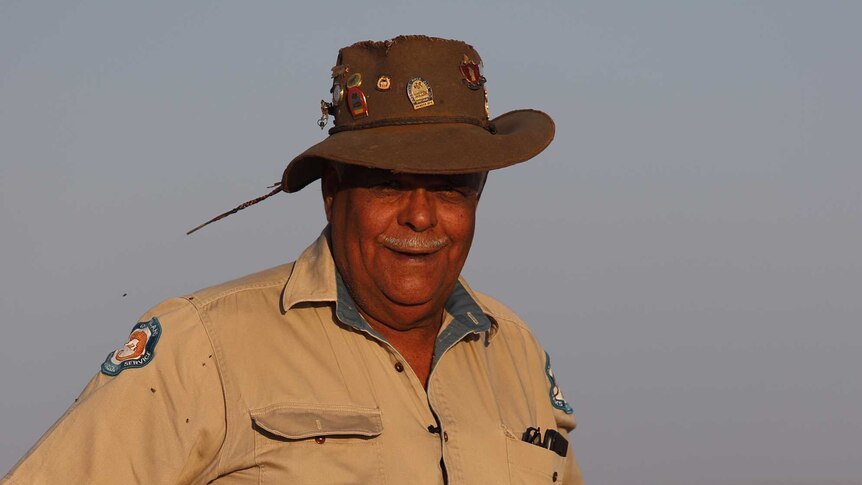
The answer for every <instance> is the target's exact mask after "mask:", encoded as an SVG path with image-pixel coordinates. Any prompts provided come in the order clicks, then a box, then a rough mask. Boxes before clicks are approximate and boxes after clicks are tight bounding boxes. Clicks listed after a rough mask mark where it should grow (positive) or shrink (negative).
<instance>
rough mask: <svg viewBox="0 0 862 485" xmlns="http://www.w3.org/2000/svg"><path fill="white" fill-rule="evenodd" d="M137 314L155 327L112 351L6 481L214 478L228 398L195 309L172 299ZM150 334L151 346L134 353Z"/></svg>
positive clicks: (140, 326)
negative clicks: (69, 405) (112, 357)
mask: <svg viewBox="0 0 862 485" xmlns="http://www.w3.org/2000/svg"><path fill="white" fill-rule="evenodd" d="M141 321H142V322H148V324H149V326H148V327H147V326H146V325H143V324H138V325H136V326H135V329H133V331H132V334H131V336H130V338H129V342H128V343H127V344H126V345H125V346H124V347H126V350H125V352H124V353H120V352H121V351H122V350H123V348H121V349H120V350H118V351H117V353H112V354H111V356H114V357H115V359H114V361H113V362H112V361H111V360H110V356H109V358H108V360H106V364H105V365H103V367H102V371H101V372H99V373H98V374H97V375H96V376H95V377H93V379H92V380H91V381H90V383H89V384H88V385H87V387H86V388H85V389H84V391H83V392H82V393H81V395H80V396H79V397H78V399H76V400H75V403H74V404H73V405H72V407H71V408H69V410H68V411H66V413H65V414H64V415H63V416H62V417H61V418H60V420H59V421H57V423H55V424H54V426H52V427H51V429H49V430H48V432H47V433H45V435H44V436H43V437H42V438H41V439H40V440H39V442H38V443H36V445H35V446H34V447H33V448H32V449H31V450H30V451H29V452H28V453H27V455H25V456H24V458H22V459H21V461H20V462H18V464H17V465H16V466H15V468H13V469H12V470H11V471H10V472H9V474H8V475H7V476H6V479H4V480H3V482H7V481H8V483H19V484H25V483H27V484H29V483H88V484H101V483H105V484H107V483H115V482H117V481H124V482H129V481H131V482H134V483H206V482H208V481H210V480H212V479H214V478H215V477H216V476H217V466H218V453H219V450H220V448H221V445H222V443H223V441H224V437H225V407H224V406H225V403H224V395H223V392H222V386H221V379H220V377H219V370H218V369H217V366H216V360H215V358H214V357H213V350H212V346H211V344H210V341H209V338H208V336H207V334H206V331H205V330H204V328H203V325H202V323H201V321H200V317H199V316H198V313H197V310H196V309H195V308H194V307H193V306H192V305H191V304H190V303H189V302H188V301H186V300H184V299H172V300H168V301H166V302H164V303H162V304H160V305H158V306H156V307H155V308H153V309H152V310H150V311H149V312H147V313H146V314H144V316H143V317H142V318H141ZM153 322H155V323H153ZM156 329H158V331H156ZM138 330H139V331H141V332H144V333H143V334H140V333H138V334H136V331H138ZM148 331H149V332H150V334H149V337H147V336H146V332H148ZM154 336H155V337H156V339H155V340H156V341H155V342H153V338H154ZM144 340H146V343H148V344H149V346H144V347H143V348H142V349H141V350H138V349H137V348H136V345H141V344H142V343H143V341H144ZM147 352H149V356H148V355H147ZM117 356H119V361H120V362H119V363H120V364H121V365H119V366H118V365H116V364H117V363H118V359H117ZM110 374H114V375H110Z"/></svg>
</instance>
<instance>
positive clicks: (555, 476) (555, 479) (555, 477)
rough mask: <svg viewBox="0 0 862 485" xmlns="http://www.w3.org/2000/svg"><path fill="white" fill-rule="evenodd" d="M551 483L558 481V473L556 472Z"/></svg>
mask: <svg viewBox="0 0 862 485" xmlns="http://www.w3.org/2000/svg"><path fill="white" fill-rule="evenodd" d="M551 481H553V482H556V481H557V472H554V474H553V475H552V476H551Z"/></svg>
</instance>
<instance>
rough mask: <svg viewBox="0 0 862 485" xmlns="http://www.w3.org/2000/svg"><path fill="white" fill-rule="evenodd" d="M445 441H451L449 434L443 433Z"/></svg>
mask: <svg viewBox="0 0 862 485" xmlns="http://www.w3.org/2000/svg"><path fill="white" fill-rule="evenodd" d="M443 441H449V433H447V432H445V431H444V432H443Z"/></svg>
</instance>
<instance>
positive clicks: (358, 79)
mask: <svg viewBox="0 0 862 485" xmlns="http://www.w3.org/2000/svg"><path fill="white" fill-rule="evenodd" d="M361 84H362V74H359V73H358V72H357V73H356V74H354V75H352V76H350V78H349V79H348V80H347V87H348V88H358V87H359V86H360V85H361Z"/></svg>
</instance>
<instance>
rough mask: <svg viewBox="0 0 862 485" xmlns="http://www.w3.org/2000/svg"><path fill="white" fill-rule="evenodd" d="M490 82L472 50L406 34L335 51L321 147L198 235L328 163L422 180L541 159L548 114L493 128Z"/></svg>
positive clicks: (522, 116) (302, 182) (309, 178)
mask: <svg viewBox="0 0 862 485" xmlns="http://www.w3.org/2000/svg"><path fill="white" fill-rule="evenodd" d="M487 82H488V81H487V80H486V79H485V76H484V75H483V74H482V58H481V57H479V54H478V53H477V52H476V50H475V49H473V47H472V46H470V45H468V44H466V43H464V42H462V41H459V40H450V39H440V38H435V37H426V36H422V35H405V36H399V37H396V38H394V39H391V40H387V41H383V42H374V41H364V42H358V43H356V44H353V45H351V46H349V47H345V48H343V49H341V50H340V51H339V53H338V60H337V61H336V65H335V67H333V68H332V75H331V80H330V84H329V86H328V87H330V93H331V94H332V97H331V98H330V99H329V100H323V101H321V102H320V107H321V118H320V120H319V121H318V124H319V126H320V127H321V128H325V127H326V125H327V123H328V119H329V117H330V116H331V117H333V118H334V120H335V121H334V126H333V127H332V128H330V130H329V136H328V137H326V139H324V140H323V141H322V142H320V143H318V144H316V145H314V146H312V147H311V148H309V149H308V150H306V151H304V152H302V153H301V154H300V155H299V156H297V157H296V158H294V159H293V160H291V162H290V163H289V164H288V165H287V168H286V169H285V170H284V174H283V176H282V180H281V183H279V184H275V185H273V186H272V187H270V188H271V189H272V190H271V191H270V192H269V193H267V194H266V195H263V196H261V197H258V198H256V199H253V200H250V201H248V202H245V203H243V204H241V205H239V206H238V207H235V208H234V209H231V210H230V211H228V212H225V213H223V214H220V215H218V216H216V217H214V218H213V219H211V220H209V221H207V222H205V223H204V224H201V225H199V226H197V227H196V228H194V229H192V230H191V231H189V232H188V234H191V233H193V232H195V231H197V230H198V229H201V228H202V227H204V226H206V225H208V224H210V223H212V222H215V221H218V220H220V219H223V218H224V217H226V216H229V215H231V214H234V213H236V212H238V211H240V210H242V209H245V208H246V207H249V206H251V205H254V204H257V203H258V202H260V201H262V200H265V199H267V198H269V197H271V196H273V195H275V194H277V193H279V192H281V191H284V192H296V191H298V190H300V189H302V188H303V187H305V186H306V185H308V184H309V183H311V182H313V181H314V180H316V179H318V178H320V177H321V175H322V172H323V167H324V166H325V165H326V163H327V162H328V161H335V162H341V163H347V164H351V165H361V166H365V167H372V168H382V169H388V170H392V171H396V172H406V173H423V174H457V173H471V172H482V171H486V170H493V169H496V168H502V167H506V166H509V165H514V164H516V163H520V162H523V161H526V160H529V159H531V158H533V157H534V156H536V155H538V154H539V153H540V152H541V151H542V150H544V149H545V147H547V146H548V144H550V143H551V140H553V139H554V121H553V120H552V119H551V117H550V116H548V115H547V114H545V113H543V112H541V111H537V110H532V109H522V110H515V111H510V112H508V113H505V114H503V115H500V116H498V117H496V118H494V119H490V116H489V111H488V91H487V88H486V83H487Z"/></svg>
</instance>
